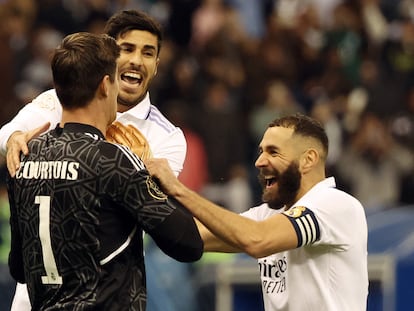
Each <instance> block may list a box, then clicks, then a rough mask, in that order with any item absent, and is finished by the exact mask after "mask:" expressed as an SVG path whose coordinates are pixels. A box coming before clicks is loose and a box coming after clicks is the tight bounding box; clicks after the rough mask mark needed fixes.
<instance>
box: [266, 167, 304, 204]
mask: <svg viewBox="0 0 414 311" xmlns="http://www.w3.org/2000/svg"><path fill="white" fill-rule="evenodd" d="M269 174H274V175H275V177H274V178H275V179H276V182H277V184H278V187H277V188H272V189H266V180H265V178H264V176H265V175H269ZM301 179H302V176H301V174H300V172H299V165H298V163H297V161H293V162H291V163H290V165H289V166H288V167H287V168H286V170H285V171H284V172H283V173H280V172H278V171H273V172H269V171H264V170H261V171H260V174H259V181H260V183H261V185H262V187H263V195H262V200H263V202H265V203H267V204H268V205H269V207H270V208H272V209H280V208H282V207H284V206H287V207H290V206H292V205H293V203H295V200H296V196H297V194H298V192H299V188H300V182H301Z"/></svg>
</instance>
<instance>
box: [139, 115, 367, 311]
mask: <svg viewBox="0 0 414 311" xmlns="http://www.w3.org/2000/svg"><path fill="white" fill-rule="evenodd" d="M327 154H328V138H327V136H326V133H325V131H324V129H323V127H322V126H321V125H320V123H318V122H317V121H315V120H313V119H311V118H309V117H307V116H304V115H293V116H287V117H282V118H280V119H276V120H274V121H273V122H272V123H271V124H270V125H269V127H268V128H267V130H266V131H265V133H264V135H263V138H262V141H261V142H260V145H259V155H258V158H257V160H256V163H255V165H256V167H257V168H258V170H259V179H260V180H261V183H262V185H263V201H264V203H263V204H262V205H260V206H257V207H253V208H251V209H250V210H248V211H246V212H244V213H242V214H241V215H238V214H235V213H232V212H231V211H229V210H226V209H224V208H221V207H219V206H217V205H215V204H214V203H212V202H210V201H208V200H206V199H204V198H203V197H201V196H199V195H198V194H196V193H195V192H193V191H191V190H190V189H188V188H186V187H185V186H184V185H183V184H181V183H180V182H179V181H178V180H177V178H176V177H175V176H174V174H172V172H171V170H169V169H168V163H167V162H166V161H165V159H150V160H147V161H146V164H147V165H148V166H147V167H148V169H149V171H150V173H151V174H152V175H153V176H154V177H156V178H157V179H158V180H159V181H160V182H161V184H162V187H163V189H164V190H165V191H166V192H167V193H168V194H170V195H172V196H174V197H175V199H176V200H178V201H179V202H180V203H182V204H183V205H184V206H185V207H186V208H187V209H188V210H189V211H191V213H192V214H193V215H194V217H195V218H196V219H197V220H198V221H199V222H200V223H199V224H198V225H199V230H200V232H201V236H202V238H203V240H204V243H205V244H204V251H213V252H245V253H247V254H248V255H250V256H252V257H255V258H257V259H258V264H259V269H260V276H261V282H262V293H263V299H264V306H265V310H266V311H279V310H290V311H303V310H346V311H348V310H349V311H363V310H366V301H367V295H368V270H367V223H366V217H365V213H364V208H363V206H362V205H361V204H360V202H359V201H358V200H357V199H356V198H354V197H352V196H351V195H349V194H347V193H345V192H343V191H341V190H339V189H337V188H336V187H335V179H334V177H326V176H325V162H326V158H327Z"/></svg>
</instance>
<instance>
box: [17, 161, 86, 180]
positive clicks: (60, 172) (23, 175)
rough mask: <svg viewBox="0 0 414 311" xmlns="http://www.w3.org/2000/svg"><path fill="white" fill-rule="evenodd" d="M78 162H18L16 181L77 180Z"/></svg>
mask: <svg viewBox="0 0 414 311" xmlns="http://www.w3.org/2000/svg"><path fill="white" fill-rule="evenodd" d="M78 170H79V162H74V161H27V162H20V168H19V170H18V171H17V173H16V179H67V180H76V179H78Z"/></svg>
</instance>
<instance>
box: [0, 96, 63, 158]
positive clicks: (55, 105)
mask: <svg viewBox="0 0 414 311" xmlns="http://www.w3.org/2000/svg"><path fill="white" fill-rule="evenodd" d="M61 118H62V106H61V105H60V102H59V99H58V98H57V95H56V92H55V90H54V89H52V90H48V91H46V92H43V93H42V94H40V95H39V96H37V97H36V98H35V99H34V100H33V101H32V102H30V103H28V104H27V105H25V106H24V107H23V108H22V109H20V111H19V112H18V114H17V115H16V116H15V117H14V118H13V119H12V120H11V121H10V122H9V123H6V124H5V125H3V127H2V128H1V129H0V154H1V155H3V156H4V155H5V154H6V144H7V140H8V139H9V137H10V135H11V134H12V133H14V132H16V131H29V130H32V129H34V128H36V127H39V126H41V125H43V124H45V123H47V122H50V128H54V127H55V126H56V124H57V123H58V122H60V120H61ZM50 128H49V129H50Z"/></svg>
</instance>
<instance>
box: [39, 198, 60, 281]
mask: <svg viewBox="0 0 414 311" xmlns="http://www.w3.org/2000/svg"><path fill="white" fill-rule="evenodd" d="M35 204H39V237H40V244H41V245H42V255H43V264H44V267H45V271H46V275H44V276H42V283H43V284H62V277H61V276H60V275H59V271H58V270H57V266H56V260H55V257H54V256H53V251H52V242H51V240H50V197H49V196H36V197H35Z"/></svg>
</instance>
